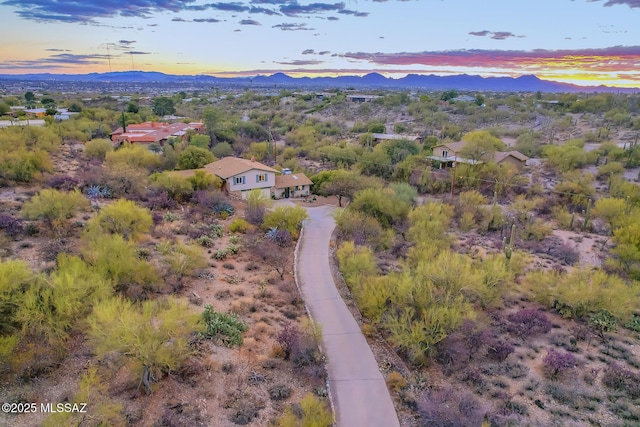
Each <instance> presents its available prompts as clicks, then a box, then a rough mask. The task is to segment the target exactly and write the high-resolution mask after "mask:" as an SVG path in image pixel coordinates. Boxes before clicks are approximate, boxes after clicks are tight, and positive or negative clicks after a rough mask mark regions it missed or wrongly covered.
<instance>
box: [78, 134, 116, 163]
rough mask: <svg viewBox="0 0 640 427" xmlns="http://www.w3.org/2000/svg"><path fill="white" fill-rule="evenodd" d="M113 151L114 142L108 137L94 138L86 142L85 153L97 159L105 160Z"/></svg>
mask: <svg viewBox="0 0 640 427" xmlns="http://www.w3.org/2000/svg"><path fill="white" fill-rule="evenodd" d="M112 151H113V143H112V142H111V141H109V140H108V139H92V140H91V141H89V142H87V143H86V144H84V154H85V155H87V156H89V157H93V158H96V159H100V160H104V159H105V158H106V157H107V153H110V152H112Z"/></svg>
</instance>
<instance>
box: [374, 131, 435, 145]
mask: <svg viewBox="0 0 640 427" xmlns="http://www.w3.org/2000/svg"><path fill="white" fill-rule="evenodd" d="M399 139H402V140H405V141H414V142H419V143H422V141H423V140H424V138H423V137H421V136H419V135H399V134H396V133H374V134H373V142H374V144H377V143H379V142H382V141H394V140H399Z"/></svg>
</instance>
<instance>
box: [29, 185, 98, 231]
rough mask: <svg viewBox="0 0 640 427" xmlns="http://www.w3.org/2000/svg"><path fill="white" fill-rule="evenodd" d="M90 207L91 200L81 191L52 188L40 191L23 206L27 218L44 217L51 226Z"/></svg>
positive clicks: (59, 223)
mask: <svg viewBox="0 0 640 427" xmlns="http://www.w3.org/2000/svg"><path fill="white" fill-rule="evenodd" d="M88 207H89V201H88V200H87V199H86V198H85V197H84V196H83V195H82V193H80V192H79V191H71V192H64V191H58V190H52V189H45V190H42V191H40V192H39V193H38V194H37V195H35V196H33V197H32V198H31V199H29V200H28V201H26V202H25V203H24V205H23V206H22V214H23V215H24V216H25V217H26V218H27V219H32V220H33V219H42V220H44V221H45V223H46V224H47V225H49V226H53V225H61V223H64V222H66V220H67V219H69V218H71V217H72V216H73V215H74V214H75V213H76V212H78V211H80V210H83V209H86V208H88Z"/></svg>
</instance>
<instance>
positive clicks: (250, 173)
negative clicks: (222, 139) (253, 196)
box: [204, 157, 279, 200]
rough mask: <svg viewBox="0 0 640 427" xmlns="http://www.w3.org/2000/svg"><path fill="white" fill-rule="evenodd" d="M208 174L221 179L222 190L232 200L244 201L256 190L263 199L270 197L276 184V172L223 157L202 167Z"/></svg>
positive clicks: (242, 160)
mask: <svg viewBox="0 0 640 427" xmlns="http://www.w3.org/2000/svg"><path fill="white" fill-rule="evenodd" d="M204 170H205V171H207V172H208V173H211V174H213V175H216V176H217V177H219V178H220V179H222V183H223V184H222V189H223V190H224V191H226V192H227V193H228V194H229V196H231V197H232V198H234V199H242V200H244V199H246V198H247V194H248V193H249V191H251V190H255V189H258V190H260V191H262V192H263V194H264V195H265V197H267V198H270V197H271V188H272V187H274V185H275V183H276V174H277V173H279V172H278V171H277V170H275V169H273V168H270V167H269V166H265V165H263V164H262V163H260V162H256V161H255V160H253V159H251V160H247V159H241V158H238V157H224V158H222V159H220V160H217V161H215V162H213V163H209V164H208V165H206V166H205V167H204Z"/></svg>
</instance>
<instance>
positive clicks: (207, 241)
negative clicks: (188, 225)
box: [196, 236, 215, 248]
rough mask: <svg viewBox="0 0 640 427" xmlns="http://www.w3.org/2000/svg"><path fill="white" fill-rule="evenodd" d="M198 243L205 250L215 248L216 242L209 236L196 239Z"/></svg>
mask: <svg viewBox="0 0 640 427" xmlns="http://www.w3.org/2000/svg"><path fill="white" fill-rule="evenodd" d="M196 243H197V244H199V245H200V246H202V247H205V248H212V247H213V246H214V244H215V243H214V240H213V239H212V238H211V237H209V236H200V237H198V238H197V239H196Z"/></svg>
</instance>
